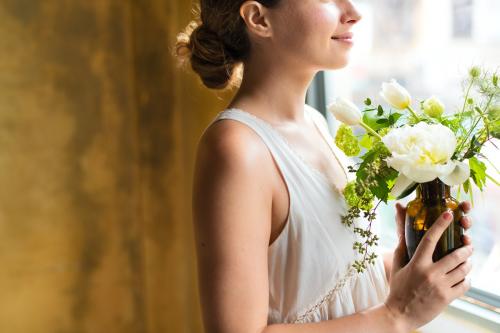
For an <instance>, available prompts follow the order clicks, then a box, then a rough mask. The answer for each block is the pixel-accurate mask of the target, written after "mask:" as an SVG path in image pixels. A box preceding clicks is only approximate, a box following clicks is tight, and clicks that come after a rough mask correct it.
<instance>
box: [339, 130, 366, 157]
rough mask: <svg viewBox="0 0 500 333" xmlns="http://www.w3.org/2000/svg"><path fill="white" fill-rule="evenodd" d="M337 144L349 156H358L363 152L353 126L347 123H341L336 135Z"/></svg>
mask: <svg viewBox="0 0 500 333" xmlns="http://www.w3.org/2000/svg"><path fill="white" fill-rule="evenodd" d="M335 144H336V145H337V147H339V148H340V149H341V150H342V151H343V152H344V153H345V154H346V155H347V156H357V155H358V154H359V153H360V152H361V148H360V147H359V144H358V139H356V137H355V136H354V133H353V132H352V128H350V127H349V126H347V125H345V124H341V125H340V127H339V129H338V130H337V134H336V135H335Z"/></svg>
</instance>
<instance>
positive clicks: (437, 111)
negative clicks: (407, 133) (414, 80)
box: [422, 96, 444, 118]
mask: <svg viewBox="0 0 500 333" xmlns="http://www.w3.org/2000/svg"><path fill="white" fill-rule="evenodd" d="M422 108H423V110H424V113H425V114H427V115H428V116H429V117H432V118H439V117H441V115H442V114H443V112H444V104H443V103H441V101H440V100H439V99H438V98H437V97H435V96H431V97H430V98H427V99H426V100H425V101H424V103H423V105H422Z"/></svg>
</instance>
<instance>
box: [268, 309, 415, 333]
mask: <svg viewBox="0 0 500 333" xmlns="http://www.w3.org/2000/svg"><path fill="white" fill-rule="evenodd" d="M405 326H406V324H405V323H404V322H403V321H402V320H401V319H400V318H398V317H396V316H395V315H394V314H393V313H391V311H390V310H389V308H387V306H386V305H385V304H380V305H377V306H375V307H372V308H370V309H368V310H365V311H361V312H358V313H355V314H352V315H349V316H345V317H341V318H336V319H332V320H325V321H321V322H316V323H306V324H274V325H269V326H267V327H266V329H265V330H264V331H263V332H262V333H337V332H339V333H340V332H342V333H343V332H349V333H408V332H409V331H410V330H409V329H408V328H406V327H405Z"/></svg>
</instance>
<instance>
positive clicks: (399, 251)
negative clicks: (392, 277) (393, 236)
mask: <svg viewBox="0 0 500 333" xmlns="http://www.w3.org/2000/svg"><path fill="white" fill-rule="evenodd" d="M405 218H406V208H405V207H403V206H402V205H401V204H400V203H399V202H398V203H396V224H397V232H398V238H399V244H398V246H397V247H396V250H395V251H394V257H393V264H392V274H394V273H395V272H396V271H398V270H399V269H400V268H401V267H403V266H404V265H405V264H406V263H407V262H408V252H407V249H406V242H405V233H404V232H405V227H404V226H405Z"/></svg>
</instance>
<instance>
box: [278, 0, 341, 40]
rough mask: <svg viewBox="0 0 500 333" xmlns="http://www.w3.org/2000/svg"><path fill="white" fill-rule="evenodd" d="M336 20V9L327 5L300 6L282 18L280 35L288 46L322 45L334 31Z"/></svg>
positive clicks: (337, 15)
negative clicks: (300, 7)
mask: <svg viewBox="0 0 500 333" xmlns="http://www.w3.org/2000/svg"><path fill="white" fill-rule="evenodd" d="M338 21H339V13H338V10H336V9H334V8H330V7H328V6H327V5H323V6H319V7H311V8H302V9H299V10H296V11H294V12H293V13H289V15H288V16H287V17H284V18H283V21H282V24H281V29H280V35H281V38H282V39H283V42H285V43H286V45H289V46H292V45H301V46H302V47H304V46H305V45H308V46H309V47H314V45H316V44H317V45H318V47H324V45H325V43H328V41H329V39H330V37H331V36H332V35H333V34H334V33H335V30H336V29H337V25H338Z"/></svg>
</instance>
